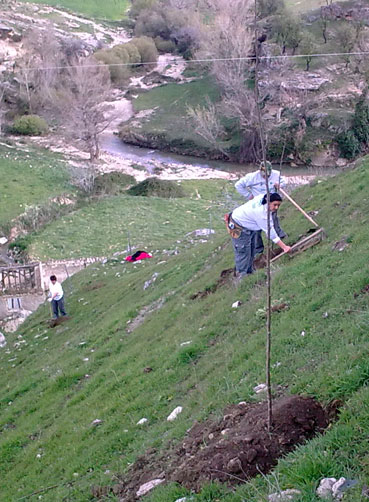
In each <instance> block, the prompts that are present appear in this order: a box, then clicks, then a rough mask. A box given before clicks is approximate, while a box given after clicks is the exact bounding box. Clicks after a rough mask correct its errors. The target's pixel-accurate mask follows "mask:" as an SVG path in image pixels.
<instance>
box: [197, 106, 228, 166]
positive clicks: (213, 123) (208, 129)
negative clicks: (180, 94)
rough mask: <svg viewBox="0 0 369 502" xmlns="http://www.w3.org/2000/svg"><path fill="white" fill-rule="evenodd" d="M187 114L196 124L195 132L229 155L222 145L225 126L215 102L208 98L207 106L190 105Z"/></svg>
mask: <svg viewBox="0 0 369 502" xmlns="http://www.w3.org/2000/svg"><path fill="white" fill-rule="evenodd" d="M187 114H188V116H189V118H190V119H192V120H193V122H194V124H195V132H196V133H197V134H198V135H199V136H201V137H202V138H203V139H204V140H205V141H207V142H208V143H209V144H210V145H211V146H212V147H214V148H216V149H217V150H219V151H220V152H222V153H223V154H224V155H226V156H227V157H229V155H228V153H227V152H226V150H225V149H224V148H223V147H222V145H221V138H222V137H223V136H224V127H223V126H222V124H221V123H220V119H219V115H218V113H217V109H216V106H215V105H214V103H212V102H211V101H210V100H207V104H206V106H201V105H199V106H196V107H191V106H189V107H188V109H187Z"/></svg>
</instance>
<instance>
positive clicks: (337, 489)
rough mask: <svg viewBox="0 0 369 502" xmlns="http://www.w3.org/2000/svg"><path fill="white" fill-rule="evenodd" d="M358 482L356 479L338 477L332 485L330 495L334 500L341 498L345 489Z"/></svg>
mask: <svg viewBox="0 0 369 502" xmlns="http://www.w3.org/2000/svg"><path fill="white" fill-rule="evenodd" d="M357 483H358V481H357V479H346V478H340V479H339V480H338V481H337V482H336V483H334V485H333V486H332V495H333V497H334V498H335V499H336V500H341V498H342V497H343V494H344V492H345V491H346V490H348V489H349V488H351V487H352V486H355V485H356V484H357Z"/></svg>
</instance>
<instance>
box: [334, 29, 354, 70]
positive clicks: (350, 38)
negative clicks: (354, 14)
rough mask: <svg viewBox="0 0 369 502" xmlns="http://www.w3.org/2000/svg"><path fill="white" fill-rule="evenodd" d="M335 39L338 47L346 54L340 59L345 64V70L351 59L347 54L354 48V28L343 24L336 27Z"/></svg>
mask: <svg viewBox="0 0 369 502" xmlns="http://www.w3.org/2000/svg"><path fill="white" fill-rule="evenodd" d="M336 37H337V41H338V43H339V46H340V47H341V48H342V52H343V53H347V55H346V54H343V55H342V59H343V60H344V62H345V63H346V68H348V65H349V64H350V57H351V56H350V55H349V53H350V52H352V51H353V49H354V47H355V40H356V32H355V28H354V27H353V26H352V25H351V24H349V23H347V22H345V23H343V24H341V25H340V26H339V27H338V29H337V31H336Z"/></svg>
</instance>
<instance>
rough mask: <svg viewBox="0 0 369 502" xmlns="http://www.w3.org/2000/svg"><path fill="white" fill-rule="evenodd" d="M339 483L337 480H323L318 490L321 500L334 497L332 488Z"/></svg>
mask: <svg viewBox="0 0 369 502" xmlns="http://www.w3.org/2000/svg"><path fill="white" fill-rule="evenodd" d="M336 482H337V479H336V478H323V479H321V480H320V483H319V486H318V488H317V489H316V494H317V495H318V496H319V497H320V498H323V499H325V498H329V497H331V496H332V487H333V485H334V483H336Z"/></svg>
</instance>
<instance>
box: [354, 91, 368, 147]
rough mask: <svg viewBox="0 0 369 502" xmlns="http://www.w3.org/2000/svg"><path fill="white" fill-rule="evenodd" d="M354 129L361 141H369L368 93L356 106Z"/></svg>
mask: <svg viewBox="0 0 369 502" xmlns="http://www.w3.org/2000/svg"><path fill="white" fill-rule="evenodd" d="M352 130H353V132H354V134H355V136H356V137H357V139H358V140H359V141H360V142H361V143H365V144H368V143H369V106H368V104H367V102H366V93H364V95H363V96H362V98H361V99H360V100H359V102H358V103H357V104H356V106H355V115H354V120H353V124H352Z"/></svg>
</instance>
